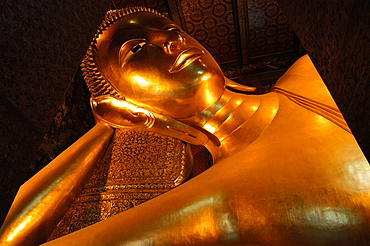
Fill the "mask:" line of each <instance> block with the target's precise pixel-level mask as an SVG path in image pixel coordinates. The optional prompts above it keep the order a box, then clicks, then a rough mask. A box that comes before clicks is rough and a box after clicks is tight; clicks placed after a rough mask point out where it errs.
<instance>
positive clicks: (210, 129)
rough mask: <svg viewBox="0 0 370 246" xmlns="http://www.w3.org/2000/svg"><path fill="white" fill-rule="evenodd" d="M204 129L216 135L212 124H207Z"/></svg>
mask: <svg viewBox="0 0 370 246" xmlns="http://www.w3.org/2000/svg"><path fill="white" fill-rule="evenodd" d="M204 128H205V129H206V130H207V131H209V132H210V133H212V134H213V133H215V131H216V128H215V127H214V126H212V125H211V124H205V125H204Z"/></svg>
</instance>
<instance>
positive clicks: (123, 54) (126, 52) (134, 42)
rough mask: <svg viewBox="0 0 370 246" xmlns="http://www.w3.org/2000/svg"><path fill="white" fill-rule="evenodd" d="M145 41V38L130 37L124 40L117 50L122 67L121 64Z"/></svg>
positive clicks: (139, 48)
mask: <svg viewBox="0 0 370 246" xmlns="http://www.w3.org/2000/svg"><path fill="white" fill-rule="evenodd" d="M146 43H147V41H146V40H145V39H131V40H129V41H127V42H125V43H124V44H123V45H122V46H121V48H120V50H119V64H120V66H121V67H122V66H123V64H124V63H125V62H126V61H127V60H128V59H129V58H130V57H131V56H133V55H134V54H135V53H136V52H138V51H139V50H141V49H142V48H143V47H144V45H145V44H146Z"/></svg>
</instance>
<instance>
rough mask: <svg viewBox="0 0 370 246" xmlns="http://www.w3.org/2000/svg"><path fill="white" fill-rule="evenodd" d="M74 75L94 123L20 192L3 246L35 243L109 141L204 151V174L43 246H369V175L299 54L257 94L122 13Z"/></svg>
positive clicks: (144, 21) (190, 46) (169, 32)
mask: <svg viewBox="0 0 370 246" xmlns="http://www.w3.org/2000/svg"><path fill="white" fill-rule="evenodd" d="M82 67H83V71H84V75H85V80H86V82H87V84H88V87H89V89H90V92H91V94H92V97H91V105H92V110H93V113H94V116H95V118H96V125H95V127H93V128H92V129H91V130H90V131H89V132H88V133H86V134H85V135H84V136H82V137H81V138H80V139H79V140H78V141H77V142H76V143H74V144H73V145H72V146H71V147H70V148H68V149H67V150H66V151H65V152H63V153H62V154H61V155H60V156H58V157H57V158H56V159H55V160H53V161H52V162H51V163H50V164H49V165H47V166H46V167H45V168H44V169H42V170H41V171H40V172H39V173H38V174H36V175H35V176H34V177H32V178H31V179H30V180H29V181H28V182H26V183H25V184H24V185H23V186H22V187H21V189H20V191H19V193H18V194H17V196H16V198H15V201H14V203H13V205H12V208H11V210H10V211H9V214H8V216H7V219H6V221H5V223H4V225H3V228H2V230H1V237H0V242H1V243H2V245H38V244H41V243H44V242H46V241H47V239H48V238H49V236H50V235H51V233H52V232H53V230H54V228H55V227H56V226H57V224H58V223H59V221H60V220H61V219H62V218H63V216H64V214H65V213H66V211H67V210H68V208H69V207H70V206H71V204H73V201H74V200H75V198H76V196H78V194H79V193H80V192H81V190H82V187H83V186H84V185H85V183H86V182H87V180H89V178H90V177H91V175H92V173H93V171H94V169H95V170H96V169H97V165H98V164H96V163H99V161H100V159H101V157H102V156H103V154H104V152H105V150H106V149H107V146H108V145H109V143H110V142H111V141H113V140H111V137H112V135H113V134H114V132H118V131H123V132H129V131H134V132H145V133H148V132H150V133H152V134H157V135H158V136H162V135H163V136H169V137H171V138H173V139H175V140H176V141H179V142H180V143H190V144H193V145H203V146H205V147H206V148H207V149H208V150H209V152H210V153H211V155H212V159H213V163H214V165H213V166H212V167H210V168H209V169H207V170H206V171H204V172H203V173H201V174H199V175H198V176H196V177H194V178H192V179H190V180H188V181H186V182H182V184H181V185H177V186H176V187H175V188H173V189H171V190H169V191H168V192H166V193H163V194H161V195H159V196H157V197H155V198H153V199H150V200H149V201H147V202H145V203H142V204H139V205H137V206H133V207H132V208H130V209H127V210H126V211H124V212H121V213H118V214H116V215H114V216H111V217H110V218H107V219H105V220H102V221H100V222H98V223H95V224H93V225H90V226H87V227H85V228H83V229H80V230H77V231H75V232H73V233H70V234H68V235H66V236H62V237H60V238H57V239H54V240H49V241H48V242H47V243H46V244H45V245H50V246H52V245H69V246H72V245H284V246H286V245H367V243H368V241H369V240H370V167H369V164H368V162H367V160H366V159H365V157H364V156H363V154H362V152H361V150H360V148H359V146H358V145H357V143H356V140H355V138H354V137H353V135H352V134H351V131H350V130H349V128H348V126H347V124H346V122H345V120H344V119H343V117H342V115H341V113H340V111H339V110H338V108H337V107H336V105H335V103H334V101H333V99H332V98H331V96H330V94H329V92H328V90H327V89H326V87H325V85H324V83H323V81H322V80H321V78H320V75H319V74H318V73H317V71H316V70H315V68H314V66H313V64H312V62H311V60H310V58H309V57H308V56H304V57H302V58H300V59H299V60H298V61H297V62H296V63H295V64H293V65H292V67H291V68H290V69H289V70H288V71H287V72H286V73H285V74H284V75H283V76H282V77H281V78H280V79H279V80H278V81H277V83H276V85H275V86H274V87H273V88H272V89H271V90H270V91H269V92H267V93H265V94H256V93H253V91H254V88H252V87H248V86H243V85H239V84H237V83H235V82H233V81H231V80H229V79H227V78H226V77H225V76H224V75H223V74H222V71H221V70H220V68H219V66H218V64H217V63H216V62H215V60H214V59H213V58H212V56H211V55H210V54H209V53H208V52H207V50H205V49H204V48H203V47H202V46H201V45H200V44H199V43H198V42H197V41H196V40H195V39H193V38H192V37H190V36H189V35H188V34H186V33H185V32H184V31H182V30H181V29H180V28H179V27H178V26H177V25H176V24H175V23H173V22H172V21H171V20H169V19H167V18H165V17H164V16H162V15H161V14H159V13H157V12H155V11H153V10H150V9H147V8H141V7H133V8H127V9H121V10H114V11H110V12H108V13H107V15H106V17H105V19H104V21H103V23H102V24H101V26H100V27H99V30H98V32H97V34H96V36H95V38H94V39H93V41H92V43H91V45H90V47H89V49H88V51H87V54H86V56H85V58H84V60H83V63H82ZM115 136H117V134H116V135H115ZM125 141H130V138H128V139H127V140H125ZM181 148H182V147H181ZM185 152H186V151H185ZM185 152H184V153H185ZM164 154H166V151H164ZM185 155H186V154H185ZM121 156H124V153H123V154H122V155H121ZM122 158H123V157H122ZM103 159H104V158H103ZM180 159H181V158H179V160H174V161H175V162H177V161H180ZM185 159H186V158H185ZM184 163H185V164H186V163H188V162H187V161H185V162H184ZM189 163H190V161H189ZM185 164H184V165H185ZM132 168H133V169H135V166H133V167H132ZM188 169H189V167H188ZM184 170H185V171H184V172H185V173H186V172H187V173H189V172H190V171H186V170H187V168H186V167H185V168H184ZM185 179H186V175H184V176H183V177H182V178H181V180H185ZM72 215H73V212H72Z"/></svg>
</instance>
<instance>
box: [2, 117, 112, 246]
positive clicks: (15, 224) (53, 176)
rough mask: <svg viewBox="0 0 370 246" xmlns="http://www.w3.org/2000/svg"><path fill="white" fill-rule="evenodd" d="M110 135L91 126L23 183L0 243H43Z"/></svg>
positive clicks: (107, 130) (104, 127)
mask: <svg viewBox="0 0 370 246" xmlns="http://www.w3.org/2000/svg"><path fill="white" fill-rule="evenodd" d="M113 132H114V130H113V128H111V127H109V126H107V125H103V124H97V125H95V127H93V128H92V129H91V130H90V131H89V132H88V133H86V134H85V135H84V136H82V137H81V138H80V139H79V140H77V141H76V142H75V143H74V144H73V145H71V146H70V147H69V148H68V149H66V150H65V151H64V152H63V153H62V154H60V155H59V156H58V157H57V158H55V159H54V160H53V161H52V162H50V163H49V164H48V165H47V166H46V167H45V168H43V169H42V170H41V171H40V172H38V173H37V174H36V175H35V176H33V177H32V178H31V179H30V180H28V181H27V182H26V183H25V184H23V185H22V186H21V188H20V189H19V191H18V194H17V196H16V198H15V200H14V202H13V205H12V207H11V209H10V211H9V213H8V216H7V218H6V220H5V222H4V224H3V227H2V228H1V231H0V244H1V245H39V244H40V243H42V242H45V241H46V240H47V238H48V237H49V235H50V233H52V231H53V229H54V228H55V226H56V225H57V224H58V222H59V221H60V219H61V218H62V217H63V215H64V213H65V212H66V210H67V209H68V208H69V206H70V204H71V203H72V202H73V200H74V198H75V196H76V195H77V194H78V193H79V192H80V191H81V189H82V186H83V184H84V183H85V181H87V179H88V178H89V177H90V175H91V172H92V170H93V169H94V166H95V164H96V163H97V162H98V161H99V159H100V158H101V156H102V155H103V153H104V151H105V149H106V147H107V145H108V143H109V140H110V138H111V136H112V134H113Z"/></svg>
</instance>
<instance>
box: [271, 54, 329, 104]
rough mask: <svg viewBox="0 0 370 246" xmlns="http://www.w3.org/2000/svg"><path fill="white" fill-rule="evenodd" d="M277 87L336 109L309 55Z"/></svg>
mask: <svg viewBox="0 0 370 246" xmlns="http://www.w3.org/2000/svg"><path fill="white" fill-rule="evenodd" d="M275 87H276V88H280V89H283V90H286V91H289V92H291V93H294V94H297V95H300V96H303V97H306V98H309V99H312V100H316V101H320V102H321V103H325V104H327V105H328V106H333V107H336V104H335V102H334V100H333V98H332V97H331V95H330V92H329V91H328V89H327V87H326V85H325V83H324V82H323V80H322V78H321V76H320V74H319V73H318V72H317V70H316V68H315V66H314V64H313V63H312V61H311V59H310V57H309V56H308V55H305V56H303V57H301V58H300V59H298V60H297V61H296V62H295V63H294V64H293V65H292V66H291V67H290V68H289V69H288V70H287V71H286V73H285V74H284V75H283V76H282V77H281V78H280V79H279V80H278V81H277V83H276V85H275Z"/></svg>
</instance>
